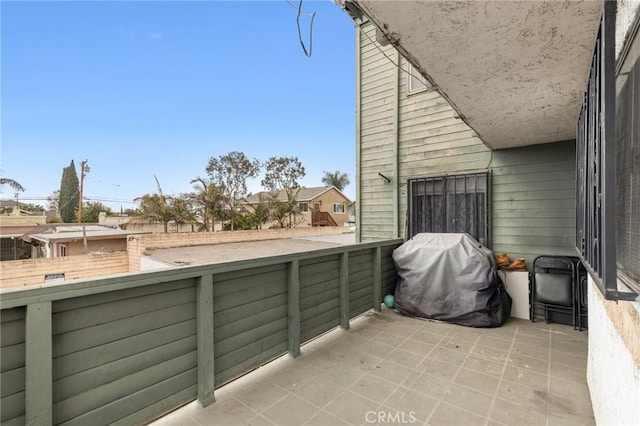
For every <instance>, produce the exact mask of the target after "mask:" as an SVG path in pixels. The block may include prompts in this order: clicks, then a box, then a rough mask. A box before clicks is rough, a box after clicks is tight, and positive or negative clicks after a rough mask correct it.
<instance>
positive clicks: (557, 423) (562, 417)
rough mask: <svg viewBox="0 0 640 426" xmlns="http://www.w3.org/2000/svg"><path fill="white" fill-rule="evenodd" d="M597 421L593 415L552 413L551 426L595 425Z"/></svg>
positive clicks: (550, 417) (550, 416)
mask: <svg viewBox="0 0 640 426" xmlns="http://www.w3.org/2000/svg"><path fill="white" fill-rule="evenodd" d="M595 424H596V421H595V419H594V418H593V416H591V417H585V416H576V415H572V414H559V415H555V414H550V415H549V426H595Z"/></svg>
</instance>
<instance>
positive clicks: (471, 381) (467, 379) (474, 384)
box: [454, 368, 500, 395]
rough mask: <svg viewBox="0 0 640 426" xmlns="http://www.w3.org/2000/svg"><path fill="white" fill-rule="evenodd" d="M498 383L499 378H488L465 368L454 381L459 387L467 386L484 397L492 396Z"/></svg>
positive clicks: (488, 376)
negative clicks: (484, 395)
mask: <svg viewBox="0 0 640 426" xmlns="http://www.w3.org/2000/svg"><path fill="white" fill-rule="evenodd" d="M499 381H500V379H499V376H490V375H487V374H482V373H478V372H477V371H474V370H468V369H466V368H462V369H460V371H458V374H457V375H456V378H455V380H454V382H455V383H457V384H459V385H463V386H467V387H469V388H472V389H475V390H477V391H479V392H482V393H484V394H486V395H493V394H494V393H495V392H496V389H498V382H499Z"/></svg>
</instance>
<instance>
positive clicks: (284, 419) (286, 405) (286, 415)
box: [262, 394, 320, 426]
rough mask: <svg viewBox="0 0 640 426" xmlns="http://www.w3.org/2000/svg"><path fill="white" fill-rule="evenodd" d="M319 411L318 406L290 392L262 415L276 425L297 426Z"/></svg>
mask: <svg viewBox="0 0 640 426" xmlns="http://www.w3.org/2000/svg"><path fill="white" fill-rule="evenodd" d="M319 411H320V409H319V408H318V407H315V406H313V405H311V404H310V403H308V402H307V401H305V400H303V399H301V398H298V397H297V396H295V395H291V394H290V395H287V396H286V397H284V398H283V399H281V400H280V401H278V402H277V403H276V404H275V405H273V406H271V407H270V408H269V409H267V410H265V411H263V412H262V415H263V416H264V417H266V418H267V420H269V421H271V422H273V423H275V424H277V425H292V426H298V425H301V424H303V423H305V422H306V421H308V420H311V418H312V417H313V416H315V415H316V414H317V413H318V412H319Z"/></svg>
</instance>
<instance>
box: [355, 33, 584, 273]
mask: <svg viewBox="0 0 640 426" xmlns="http://www.w3.org/2000/svg"><path fill="white" fill-rule="evenodd" d="M362 31H363V32H364V33H365V34H362V35H360V36H359V45H360V52H359V55H360V59H359V76H360V86H359V87H360V92H359V99H360V101H359V108H360V110H359V111H360V113H359V122H360V131H359V132H360V133H359V153H360V155H359V157H358V160H359V165H358V170H359V174H358V179H359V182H358V185H357V186H358V188H359V198H358V202H359V204H360V205H359V206H358V208H359V209H360V212H359V224H358V225H359V226H358V229H359V231H360V234H359V237H360V240H361V241H369V240H375V239H379V238H392V237H394V236H396V235H397V236H403V235H404V228H405V225H406V224H405V221H406V219H405V218H406V217H407V204H408V202H407V199H408V189H407V180H408V179H411V178H415V177H426V176H439V175H445V174H461V173H467V172H477V171H486V170H489V171H491V175H492V194H491V195H492V200H493V201H492V204H491V212H492V216H491V221H492V235H491V241H492V244H491V245H492V248H493V249H494V251H501V252H506V253H508V254H509V256H511V257H512V258H514V257H524V258H525V259H526V261H527V262H528V263H531V262H532V261H533V259H534V258H535V257H536V256H538V255H541V254H564V255H567V254H569V255H571V254H574V251H575V249H574V241H575V143H574V142H573V141H569V142H562V143H553V144H545V145H535V146H531V147H525V148H514V149H506V150H500V151H493V152H492V151H491V150H490V149H488V148H487V147H486V146H485V145H484V144H483V143H482V141H481V139H480V138H479V137H478V136H477V135H476V134H475V132H474V131H473V130H472V129H471V128H470V127H468V126H467V125H466V124H465V123H464V122H463V121H462V120H461V119H460V118H457V114H456V112H455V111H454V110H453V108H452V107H451V106H450V105H449V103H448V102H447V101H446V100H445V99H444V98H443V97H442V96H440V95H439V94H438V93H437V92H436V91H433V90H430V89H427V90H426V91H423V92H418V93H413V94H409V93H408V80H409V74H408V73H407V72H405V71H404V70H407V69H408V63H407V61H406V60H405V59H404V58H402V57H400V58H398V55H397V52H395V50H393V48H391V47H389V46H387V47H381V46H378V47H380V49H382V50H383V51H384V52H385V54H386V55H387V56H389V57H390V58H392V59H394V61H395V60H399V64H400V66H401V68H402V70H401V71H398V70H397V67H395V66H394V65H393V64H391V62H390V61H389V59H388V58H386V57H385V56H384V55H383V54H382V53H381V52H380V50H379V49H378V48H376V47H375V46H373V45H372V41H371V40H375V30H374V29H373V26H372V25H370V24H368V23H365V24H363V27H362ZM367 35H368V37H367ZM369 38H370V39H371V40H369ZM396 128H397V132H395V129H396ZM395 157H397V164H395V165H394V162H395V161H396V160H395V159H394V158H395ZM379 172H380V173H382V174H383V175H385V176H387V177H389V178H390V179H391V183H387V182H386V181H385V180H384V179H383V178H381V177H380V176H379V175H378V173H379ZM396 203H397V207H396V206H395V204H396ZM394 210H396V212H394Z"/></svg>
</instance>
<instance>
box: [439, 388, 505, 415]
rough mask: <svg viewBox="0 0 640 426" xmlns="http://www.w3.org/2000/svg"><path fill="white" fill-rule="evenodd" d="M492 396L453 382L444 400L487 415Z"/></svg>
mask: <svg viewBox="0 0 640 426" xmlns="http://www.w3.org/2000/svg"><path fill="white" fill-rule="evenodd" d="M492 396H493V395H487V394H484V393H482V392H479V391H477V390H474V389H471V388H468V387H466V386H461V385H458V384H452V385H451V386H450V387H449V389H447V391H446V392H445V394H444V395H443V397H442V400H443V401H444V402H446V403H449V404H453V405H455V406H457V407H460V408H463V409H465V410H469V411H471V412H473V413H476V414H478V415H479V416H482V417H486V415H487V414H488V411H489V407H490V406H491V399H492Z"/></svg>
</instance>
